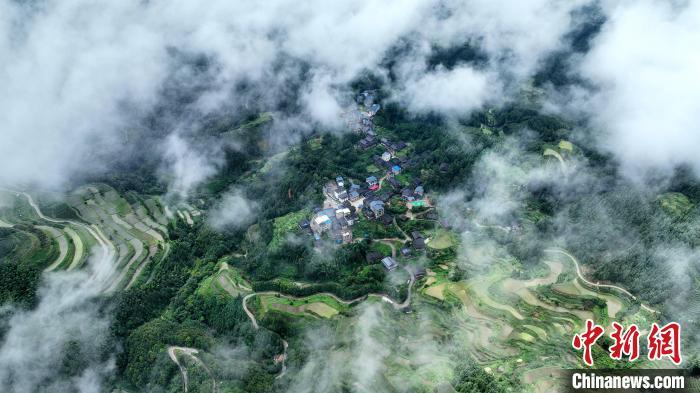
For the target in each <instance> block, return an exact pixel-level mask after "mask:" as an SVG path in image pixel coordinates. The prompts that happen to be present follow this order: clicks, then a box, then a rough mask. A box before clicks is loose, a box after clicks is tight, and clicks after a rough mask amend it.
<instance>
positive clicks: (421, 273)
mask: <svg viewBox="0 0 700 393" xmlns="http://www.w3.org/2000/svg"><path fill="white" fill-rule="evenodd" d="M425 275H426V270H425V268H424V267H422V266H421V267H418V268H416V269H415V271H414V272H413V277H415V279H416V280H420V279H421V278H423V277H425Z"/></svg>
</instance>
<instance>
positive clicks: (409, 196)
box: [401, 188, 416, 202]
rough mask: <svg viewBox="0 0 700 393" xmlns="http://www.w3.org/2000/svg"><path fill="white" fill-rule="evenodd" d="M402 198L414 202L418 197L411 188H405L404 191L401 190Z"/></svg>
mask: <svg viewBox="0 0 700 393" xmlns="http://www.w3.org/2000/svg"><path fill="white" fill-rule="evenodd" d="M401 198H403V200H405V201H407V202H413V201H414V200H415V199H416V198H415V197H414V196H413V191H411V189H410V188H404V189H403V191H401Z"/></svg>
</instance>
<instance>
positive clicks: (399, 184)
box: [387, 177, 401, 190]
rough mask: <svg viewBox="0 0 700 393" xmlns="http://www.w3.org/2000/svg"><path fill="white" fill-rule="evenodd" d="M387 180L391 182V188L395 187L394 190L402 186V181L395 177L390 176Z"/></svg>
mask: <svg viewBox="0 0 700 393" xmlns="http://www.w3.org/2000/svg"><path fill="white" fill-rule="evenodd" d="M387 181H388V182H389V185H390V186H391V188H393V189H394V190H398V189H399V188H401V182H400V181H398V180H396V179H395V178H393V177H390V178H388V179H387Z"/></svg>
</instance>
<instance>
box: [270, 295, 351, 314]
mask: <svg viewBox="0 0 700 393" xmlns="http://www.w3.org/2000/svg"><path fill="white" fill-rule="evenodd" d="M259 297H260V310H259V311H260V316H262V315H264V314H265V313H266V312H268V311H269V310H276V311H280V312H283V313H286V314H291V315H296V316H310V317H320V318H332V317H334V316H336V315H338V314H340V313H341V312H343V311H346V310H347V309H348V306H347V305H344V304H342V303H340V302H338V301H337V300H336V299H334V298H333V297H331V296H328V295H324V294H318V295H311V296H308V297H305V298H292V297H288V296H283V295H260V296H259Z"/></svg>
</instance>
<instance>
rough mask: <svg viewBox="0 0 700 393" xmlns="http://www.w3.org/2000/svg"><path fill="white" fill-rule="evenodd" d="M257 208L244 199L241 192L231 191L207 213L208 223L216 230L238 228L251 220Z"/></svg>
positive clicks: (251, 202)
mask: <svg viewBox="0 0 700 393" xmlns="http://www.w3.org/2000/svg"><path fill="white" fill-rule="evenodd" d="M257 208H258V206H257V204H256V203H255V202H254V201H251V200H249V199H248V198H246V197H245V195H244V194H243V192H241V191H240V190H238V189H233V190H230V191H229V192H227V193H226V194H225V195H224V196H223V198H221V201H220V202H219V204H218V205H217V206H215V207H214V208H213V209H212V210H211V211H210V212H209V222H210V223H211V225H212V226H213V227H215V228H218V229H222V228H225V227H228V226H232V227H236V228H238V227H241V226H242V225H245V224H248V223H249V222H250V221H251V220H252V219H253V216H254V213H255V211H256V210H257Z"/></svg>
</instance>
